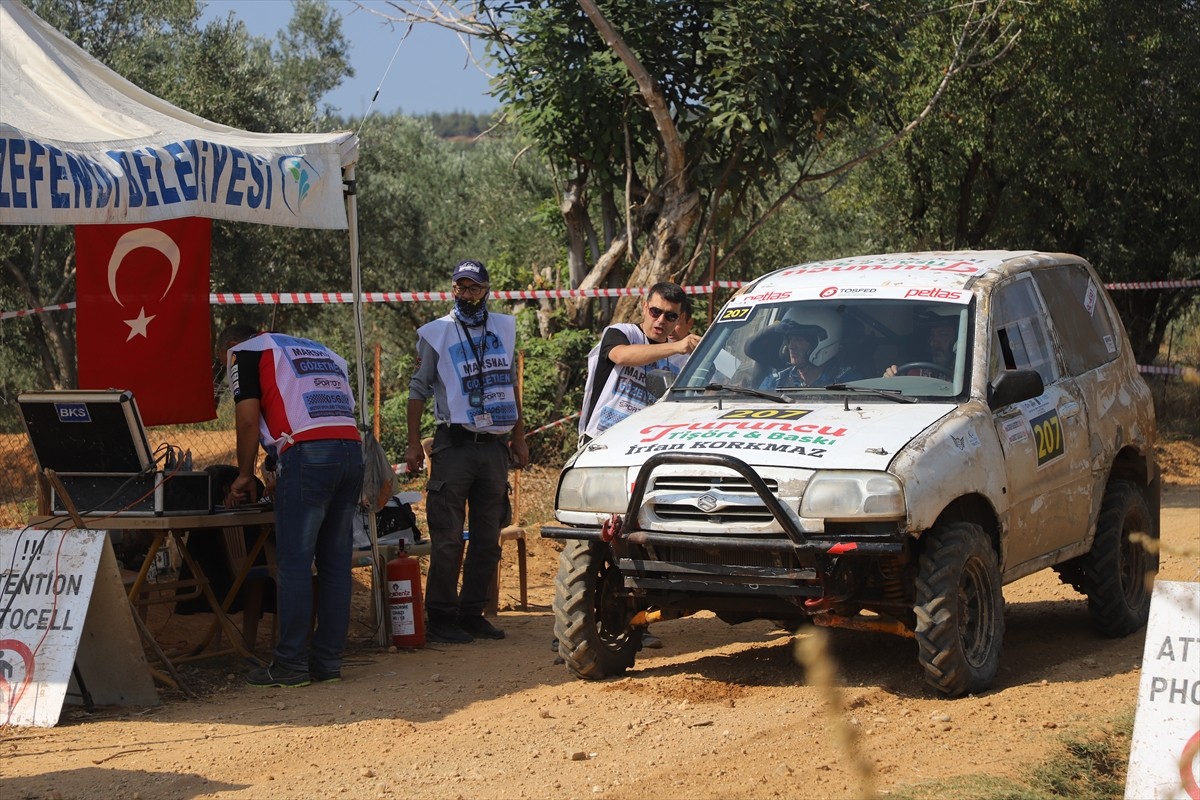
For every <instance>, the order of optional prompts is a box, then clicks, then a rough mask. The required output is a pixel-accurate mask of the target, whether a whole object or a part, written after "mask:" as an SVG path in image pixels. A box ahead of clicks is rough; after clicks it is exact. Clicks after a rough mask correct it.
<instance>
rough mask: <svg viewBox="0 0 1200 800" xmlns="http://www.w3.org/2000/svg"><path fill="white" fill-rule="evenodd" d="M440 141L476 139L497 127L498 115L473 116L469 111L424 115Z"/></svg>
mask: <svg viewBox="0 0 1200 800" xmlns="http://www.w3.org/2000/svg"><path fill="white" fill-rule="evenodd" d="M424 119H426V120H428V121H429V126H430V127H431V128H433V133H434V135H435V136H437V137H438V138H440V139H474V138H475V137H477V136H479V135H480V134H482V133H484V132H485V131H488V130H490V129H491V128H492V127H493V126H495V125H496V123H497V119H496V115H493V114H472V113H470V112H468V111H451V112H449V113H440V112H437V111H435V112H433V113H431V114H426V115H424Z"/></svg>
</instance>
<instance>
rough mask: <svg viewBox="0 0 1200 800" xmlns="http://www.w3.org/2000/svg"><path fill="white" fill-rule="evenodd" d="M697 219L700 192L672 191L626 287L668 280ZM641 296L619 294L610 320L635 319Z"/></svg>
mask: <svg viewBox="0 0 1200 800" xmlns="http://www.w3.org/2000/svg"><path fill="white" fill-rule="evenodd" d="M699 219H700V195H699V194H698V193H696V192H694V191H689V192H686V193H679V194H677V195H676V194H673V195H671V196H669V197H668V198H667V199H666V201H665V202H664V203H663V208H662V211H661V212H660V213H659V215H658V218H657V219H655V221H654V227H653V228H651V230H650V233H649V235H648V236H647V237H646V247H645V249H644V250H643V251H642V255H641V258H639V259H638V264H637V267H635V268H634V270H633V274H632V275H630V276H629V280H628V281H627V282H626V285H627V286H631V287H632V286H639V287H644V288H646V289H649V288H650V287H651V286H653V285H654V284H656V283H658V282H659V281H669V280H671V279H672V277H671V276H673V275H674V274H675V273H676V272H678V271H679V268H680V267H681V266H682V264H683V260H684V257H685V255H686V252H687V250H686V249H687V240H688V236H689V235H691V232H692V229H693V228H694V227H695V226H696V223H697V222H698V221H699ZM641 304H642V298H640V297H622V298H621V300H620V302H619V303H618V304H617V312H616V313H615V314H614V315H613V319H615V320H617V321H626V322H638V321H640V319H641V312H640V311H639V308H640V307H641Z"/></svg>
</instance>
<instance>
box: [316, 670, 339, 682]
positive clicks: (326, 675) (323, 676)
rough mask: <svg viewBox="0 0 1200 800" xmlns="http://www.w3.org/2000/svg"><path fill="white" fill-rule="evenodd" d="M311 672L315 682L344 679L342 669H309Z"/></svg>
mask: <svg viewBox="0 0 1200 800" xmlns="http://www.w3.org/2000/svg"><path fill="white" fill-rule="evenodd" d="M309 673H310V674H311V675H312V682H313V683H337V682H338V681H340V680H341V679H342V673H341V670H338V671H336V672H318V671H316V670H309Z"/></svg>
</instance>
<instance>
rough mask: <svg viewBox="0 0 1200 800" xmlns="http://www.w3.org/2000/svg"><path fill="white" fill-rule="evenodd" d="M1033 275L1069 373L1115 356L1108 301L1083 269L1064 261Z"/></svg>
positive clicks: (1117, 341) (1115, 337)
mask: <svg viewBox="0 0 1200 800" xmlns="http://www.w3.org/2000/svg"><path fill="white" fill-rule="evenodd" d="M1033 279H1034V282H1035V283H1037V286H1038V291H1040V292H1041V293H1042V298H1043V299H1044V300H1045V301H1046V306H1047V307H1048V308H1049V309H1050V316H1051V318H1052V319H1053V320H1054V327H1055V329H1056V330H1057V332H1058V340H1059V346H1060V347H1062V354H1063V362H1064V363H1065V364H1066V367H1067V371H1068V372H1069V373H1070V374H1072V375H1080V374H1082V373H1084V372H1087V371H1088V370H1093V369H1096V368H1097V367H1099V366H1102V365H1104V364H1107V363H1108V362H1110V361H1112V360H1113V359H1115V358H1116V357H1117V353H1118V352H1119V350H1120V338H1119V337H1118V335H1117V333H1116V332H1115V328H1114V326H1113V318H1112V314H1111V311H1110V309H1109V304H1108V302H1107V299H1106V298H1105V297H1104V292H1103V290H1102V289H1101V287H1100V286H1099V285H1098V284H1097V283H1096V281H1095V279H1094V278H1093V277H1092V275H1091V274H1090V273H1089V272H1088V271H1087V270H1086V269H1084V268H1083V267H1081V266H1079V265H1076V264H1064V265H1062V266H1058V267H1053V268H1051V269H1046V270H1039V271H1038V272H1035V273H1034V275H1033Z"/></svg>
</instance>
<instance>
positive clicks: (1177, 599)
mask: <svg viewBox="0 0 1200 800" xmlns="http://www.w3.org/2000/svg"><path fill="white" fill-rule="evenodd" d="M1125 797H1126V800H1200V583H1183V582H1180V581H1157V582H1156V583H1155V584H1154V596H1153V598H1152V599H1151V601H1150V623H1149V625H1148V626H1147V627H1146V646H1145V648H1144V650H1143V653H1142V677H1141V682H1140V685H1139V687H1138V705H1137V715H1136V716H1135V717H1134V723H1133V744H1132V748H1131V750H1130V754H1129V773H1128V775H1127V777H1126V779H1125Z"/></svg>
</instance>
